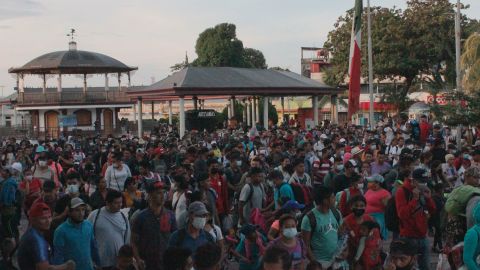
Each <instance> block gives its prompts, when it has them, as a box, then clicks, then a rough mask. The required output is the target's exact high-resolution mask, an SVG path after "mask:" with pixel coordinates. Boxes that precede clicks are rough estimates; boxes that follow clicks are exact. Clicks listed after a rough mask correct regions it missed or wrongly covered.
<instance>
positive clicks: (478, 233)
mask: <svg viewBox="0 0 480 270" xmlns="http://www.w3.org/2000/svg"><path fill="white" fill-rule="evenodd" d="M473 218H474V219H475V225H474V226H473V227H472V228H470V229H469V230H468V231H467V233H466V234H465V239H464V241H463V244H464V246H463V263H464V264H465V266H467V268H468V270H479V269H480V266H479V265H478V264H477V257H478V255H480V240H479V238H480V204H477V206H475V210H474V211H473Z"/></svg>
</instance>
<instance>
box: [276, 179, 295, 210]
mask: <svg viewBox="0 0 480 270" xmlns="http://www.w3.org/2000/svg"><path fill="white" fill-rule="evenodd" d="M283 198H288V200H287V201H289V200H295V196H294V195H293V190H292V187H291V186H290V185H289V184H287V183H282V185H281V186H280V188H275V192H274V193H273V199H274V201H275V209H279V208H280V207H281V205H279V204H278V202H279V200H280V199H282V200H283Z"/></svg>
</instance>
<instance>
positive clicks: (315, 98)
mask: <svg viewBox="0 0 480 270" xmlns="http://www.w3.org/2000/svg"><path fill="white" fill-rule="evenodd" d="M312 108H313V124H314V125H315V127H317V126H318V96H317V95H313V96H312Z"/></svg>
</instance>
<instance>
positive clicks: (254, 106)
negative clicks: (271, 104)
mask: <svg viewBox="0 0 480 270" xmlns="http://www.w3.org/2000/svg"><path fill="white" fill-rule="evenodd" d="M252 100H253V103H252V109H253V110H252V126H256V125H257V122H258V113H257V98H256V97H255V96H253V97H252Z"/></svg>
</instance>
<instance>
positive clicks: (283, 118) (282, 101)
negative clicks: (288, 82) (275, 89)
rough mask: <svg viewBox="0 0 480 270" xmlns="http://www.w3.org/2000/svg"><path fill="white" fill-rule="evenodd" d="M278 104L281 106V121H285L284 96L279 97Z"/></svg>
mask: <svg viewBox="0 0 480 270" xmlns="http://www.w3.org/2000/svg"><path fill="white" fill-rule="evenodd" d="M280 104H281V106H282V123H284V122H285V98H284V97H281V98H280Z"/></svg>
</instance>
